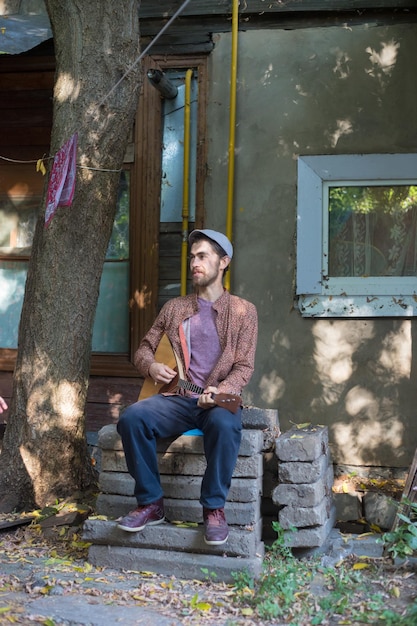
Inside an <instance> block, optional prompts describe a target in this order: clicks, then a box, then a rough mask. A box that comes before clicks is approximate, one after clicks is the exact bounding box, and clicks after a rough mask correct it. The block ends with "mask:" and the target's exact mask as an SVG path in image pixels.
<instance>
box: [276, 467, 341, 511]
mask: <svg viewBox="0 0 417 626" xmlns="http://www.w3.org/2000/svg"><path fill="white" fill-rule="evenodd" d="M333 478H334V477H333V466H332V465H329V466H328V468H327V472H326V474H325V476H324V477H323V478H319V480H317V481H316V482H315V483H304V484H291V483H280V484H278V486H277V487H275V489H274V490H273V491H272V500H273V502H274V503H275V504H277V505H292V506H300V507H301V506H303V507H311V506H316V505H317V504H319V503H320V502H321V501H322V500H323V498H324V497H325V496H327V497H330V496H331V494H332V486H333Z"/></svg>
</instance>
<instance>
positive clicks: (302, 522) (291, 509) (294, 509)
mask: <svg viewBox="0 0 417 626" xmlns="http://www.w3.org/2000/svg"><path fill="white" fill-rule="evenodd" d="M332 505H333V503H332V498H329V497H325V498H323V500H322V501H321V502H320V504H317V505H316V506H312V507H299V506H284V508H282V509H281V510H280V512H279V515H278V518H279V523H280V524H281V526H282V528H284V529H285V530H288V529H290V528H291V527H292V526H293V527H294V526H295V527H296V528H305V527H308V526H319V525H320V526H321V525H324V524H325V523H326V522H327V520H328V519H329V516H330V512H331V510H332Z"/></svg>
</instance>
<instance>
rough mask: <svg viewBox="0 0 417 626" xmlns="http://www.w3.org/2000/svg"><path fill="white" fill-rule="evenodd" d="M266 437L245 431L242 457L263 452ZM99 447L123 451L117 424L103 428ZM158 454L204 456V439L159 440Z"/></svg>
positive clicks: (181, 437)
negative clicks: (171, 453) (170, 453)
mask: <svg viewBox="0 0 417 626" xmlns="http://www.w3.org/2000/svg"><path fill="white" fill-rule="evenodd" d="M263 443H264V437H263V433H262V431H260V430H243V431H242V441H241V444H240V448H239V455H240V456H252V455H253V454H257V453H259V452H262V450H263ZM98 445H99V447H100V448H101V449H102V450H123V445H122V440H121V438H120V436H119V434H118V432H117V430H116V425H115V424H108V425H107V426H103V428H102V429H101V430H100V432H99V435H98ZM157 450H158V452H163V453H165V452H180V453H181V454H204V444H203V437H202V436H199V435H181V436H180V437H177V438H175V439H174V438H171V439H159V440H158V442H157Z"/></svg>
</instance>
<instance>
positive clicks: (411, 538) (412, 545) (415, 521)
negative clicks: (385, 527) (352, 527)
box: [381, 499, 417, 559]
mask: <svg viewBox="0 0 417 626" xmlns="http://www.w3.org/2000/svg"><path fill="white" fill-rule="evenodd" d="M402 505H405V507H404V509H405V510H406V511H408V512H409V513H408V515H407V514H406V513H400V512H399V513H397V517H398V519H399V524H398V526H397V527H396V528H395V529H394V530H392V531H390V532H387V533H384V534H383V535H382V538H381V541H382V543H383V544H384V551H385V552H386V553H387V554H389V555H390V557H391V558H392V559H396V558H399V559H406V558H408V557H410V556H412V555H413V554H414V552H416V551H417V503H416V502H410V501H409V500H406V499H404V501H403V502H402ZM404 509H403V510H404Z"/></svg>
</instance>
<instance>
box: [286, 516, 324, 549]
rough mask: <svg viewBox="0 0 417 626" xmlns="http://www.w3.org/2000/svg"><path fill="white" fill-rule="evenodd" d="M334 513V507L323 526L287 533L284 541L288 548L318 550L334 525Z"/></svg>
mask: <svg viewBox="0 0 417 626" xmlns="http://www.w3.org/2000/svg"><path fill="white" fill-rule="evenodd" d="M335 521H336V513H335V509H334V507H333V508H332V510H331V512H330V516H329V518H328V520H327V521H326V523H325V524H323V525H321V526H312V527H310V528H299V529H298V530H297V531H295V532H291V531H287V532H286V533H285V541H286V544H287V546H288V547H289V548H318V547H320V546H322V545H323V544H324V542H325V541H326V539H327V537H328V536H329V534H330V532H331V530H332V528H333V527H334V525H335Z"/></svg>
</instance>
